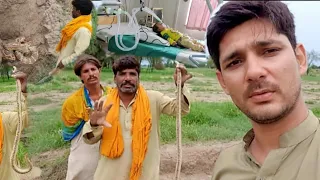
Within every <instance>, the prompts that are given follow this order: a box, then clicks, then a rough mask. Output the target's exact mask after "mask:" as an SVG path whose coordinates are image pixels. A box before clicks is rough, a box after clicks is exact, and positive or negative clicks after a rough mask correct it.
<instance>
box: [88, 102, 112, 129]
mask: <svg viewBox="0 0 320 180" xmlns="http://www.w3.org/2000/svg"><path fill="white" fill-rule="evenodd" d="M103 104H104V101H100V102H98V101H96V102H95V103H94V110H91V111H90V123H91V126H104V127H109V128H110V127H111V124H110V123H108V122H107V121H106V116H107V114H108V112H109V110H110V108H111V106H112V104H108V105H107V106H106V107H103Z"/></svg>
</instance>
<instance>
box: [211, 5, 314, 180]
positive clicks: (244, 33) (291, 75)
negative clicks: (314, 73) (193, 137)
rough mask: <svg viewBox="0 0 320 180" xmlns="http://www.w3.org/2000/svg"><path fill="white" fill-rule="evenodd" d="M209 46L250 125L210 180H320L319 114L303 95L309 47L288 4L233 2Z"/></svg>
mask: <svg viewBox="0 0 320 180" xmlns="http://www.w3.org/2000/svg"><path fill="white" fill-rule="evenodd" d="M207 45H208V50H209V53H210V55H211V56H212V59H213V60H214V63H215V65H216V67H217V71H216V74H217V78H218V80H219V83H220V85H221V87H222V88H223V89H224V91H225V93H227V94H228V95H230V96H231V98H232V101H233V102H234V104H235V105H236V106H237V107H238V108H239V109H240V110H241V111H242V112H243V113H244V114H245V115H246V116H247V117H248V118H249V119H250V122H251V124H252V129H251V130H250V131H248V132H247V133H246V135H245V136H244V138H243V142H241V143H239V144H238V145H235V146H233V147H230V148H227V149H226V150H224V151H223V152H222V153H221V154H220V156H219V157H218V160H217V161H216V163H215V166H214V170H213V177H212V180H231V179H232V180H244V179H245V180H258V179H265V180H268V179H270V180H271V179H272V180H304V179H308V180H319V179H320V171H319V169H320V126H319V120H318V118H317V117H316V116H315V115H314V114H313V112H312V111H311V110H309V109H308V107H307V105H306V103H305V102H304V99H303V95H302V91H301V83H302V80H301V75H302V74H304V73H305V72H306V70H307V64H308V63H307V58H306V50H305V48H304V46H303V45H302V44H299V43H297V42H296V35H295V24H294V18H293V14H292V13H291V12H290V11H289V9H288V7H287V5H286V4H284V3H283V2H280V1H230V2H227V3H226V4H224V5H223V6H222V7H221V8H220V10H219V11H218V12H217V13H216V14H215V16H214V17H213V18H212V21H211V23H210V25H209V26H208V32H207Z"/></svg>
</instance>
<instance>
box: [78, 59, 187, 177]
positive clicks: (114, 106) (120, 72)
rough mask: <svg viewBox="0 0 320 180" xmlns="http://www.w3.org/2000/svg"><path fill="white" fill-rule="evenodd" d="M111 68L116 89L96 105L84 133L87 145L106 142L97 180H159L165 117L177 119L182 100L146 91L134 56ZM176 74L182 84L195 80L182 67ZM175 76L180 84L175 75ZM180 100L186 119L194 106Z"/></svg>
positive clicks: (118, 61)
mask: <svg viewBox="0 0 320 180" xmlns="http://www.w3.org/2000/svg"><path fill="white" fill-rule="evenodd" d="M112 69H113V73H114V82H115V84H116V87H115V88H113V89H111V90H110V91H109V92H108V95H107V96H104V97H103V98H102V99H100V101H99V102H96V103H95V108H94V111H92V112H91V115H90V118H89V119H90V120H89V121H88V122H86V124H85V126H84V129H83V137H84V140H85V142H86V143H89V144H92V143H96V142H97V141H99V140H100V139H101V143H100V153H101V156H100V160H99V163H98V167H97V170H96V172H95V175H94V179H95V180H105V179H110V180H111V179H112V180H113V179H114V180H158V179H159V165H160V137H159V134H160V132H159V123H160V122H159V120H160V115H161V114H167V115H176V113H177V110H178V104H177V101H176V99H175V98H170V97H168V96H166V95H164V94H162V93H160V92H158V91H152V90H145V89H144V87H143V86H142V85H141V84H140V82H139V81H140V80H139V75H140V64H139V62H138V61H137V60H136V59H135V57H132V56H124V57H121V58H120V59H118V60H117V61H115V62H114V64H113V66H112ZM177 71H181V74H182V78H181V79H182V84H184V83H185V81H186V80H188V79H190V78H191V77H192V76H191V75H190V74H188V73H187V70H186V69H185V67H184V66H183V65H181V66H177V68H176V72H177ZM174 77H175V78H174V79H175V81H176V73H175V74H174ZM183 89H185V88H183ZM183 91H184V90H183ZM181 99H182V100H181V106H182V114H187V113H189V109H190V104H189V101H188V99H187V97H186V96H185V93H183V94H182V98H181Z"/></svg>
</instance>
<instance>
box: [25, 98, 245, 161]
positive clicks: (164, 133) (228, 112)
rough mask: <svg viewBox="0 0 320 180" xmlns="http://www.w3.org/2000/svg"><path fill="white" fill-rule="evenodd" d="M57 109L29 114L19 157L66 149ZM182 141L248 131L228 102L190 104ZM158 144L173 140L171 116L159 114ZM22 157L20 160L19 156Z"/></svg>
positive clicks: (233, 136) (235, 136)
mask: <svg viewBox="0 0 320 180" xmlns="http://www.w3.org/2000/svg"><path fill="white" fill-rule="evenodd" d="M60 116H61V109H60V107H58V108H54V109H50V110H45V111H41V112H33V111H32V112H30V127H28V128H27V129H26V134H28V138H27V142H26V143H25V144H26V145H25V147H23V149H22V153H21V154H25V153H28V154H29V155H30V156H31V155H35V154H38V153H41V152H45V151H48V150H52V149H58V148H61V147H67V145H68V144H69V143H67V142H64V141H63V139H62V136H61V130H62V126H61V117H60ZM182 121H183V122H182V130H183V135H182V137H183V141H184V142H191V141H210V140H234V139H238V138H240V137H241V136H242V135H243V133H245V132H246V131H247V130H248V129H249V128H250V124H249V122H248V121H247V120H246V117H245V116H243V115H242V113H241V112H240V111H239V110H238V109H237V108H236V107H235V106H234V105H233V104H232V103H201V102H198V103H193V104H192V108H191V111H190V114H188V115H187V116H185V117H183V120H182ZM160 124H161V125H160V128H161V129H160V130H161V142H162V143H170V142H173V141H175V132H176V131H175V117H171V116H167V115H162V116H161V120H160ZM21 158H22V157H21Z"/></svg>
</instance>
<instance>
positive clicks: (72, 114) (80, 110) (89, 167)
mask: <svg viewBox="0 0 320 180" xmlns="http://www.w3.org/2000/svg"><path fill="white" fill-rule="evenodd" d="M74 72H75V74H76V75H77V76H78V77H79V78H80V80H81V81H82V83H83V86H81V87H80V88H79V90H77V91H76V92H74V93H73V94H71V95H70V96H69V97H68V98H67V99H66V100H65V102H64V103H63V106H62V120H63V138H64V140H65V141H71V147H70V155H69V158H68V172H67V180H92V179H93V175H94V172H95V170H96V167H97V165H98V160H99V156H100V154H99V143H98V142H97V143H94V144H92V145H89V144H86V143H84V141H83V139H82V136H81V132H82V129H83V125H84V124H85V122H86V121H88V120H89V112H90V111H91V110H90V109H93V108H94V102H95V101H97V100H98V99H100V98H101V97H102V96H103V95H104V93H105V89H104V88H103V87H102V86H101V84H100V73H101V64H100V61H99V60H98V59H96V58H95V57H93V56H90V55H86V54H83V55H80V56H79V57H78V59H77V60H76V62H75V65H74Z"/></svg>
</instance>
